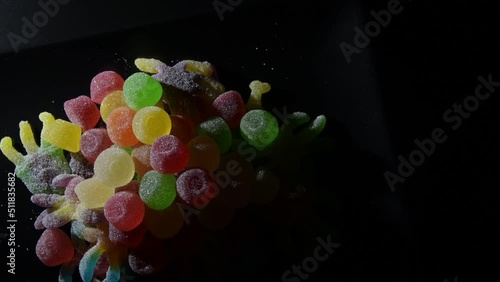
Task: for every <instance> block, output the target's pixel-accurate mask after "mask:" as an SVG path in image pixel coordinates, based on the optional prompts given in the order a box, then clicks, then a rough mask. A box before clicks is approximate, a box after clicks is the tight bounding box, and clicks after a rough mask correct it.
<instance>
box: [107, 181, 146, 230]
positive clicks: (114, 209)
mask: <svg viewBox="0 0 500 282" xmlns="http://www.w3.org/2000/svg"><path fill="white" fill-rule="evenodd" d="M144 211H145V208H144V203H143V202H142V200H141V198H140V197H139V196H137V194H134V193H130V192H126V191H123V192H118V193H116V194H114V195H113V196H111V197H110V198H109V199H108V200H107V201H106V204H105V205H104V216H105V217H106V219H107V220H108V221H109V223H110V224H111V225H113V226H114V227H116V228H117V229H119V230H121V231H130V230H132V229H134V228H136V227H137V226H139V224H141V222H142V219H143V218H144Z"/></svg>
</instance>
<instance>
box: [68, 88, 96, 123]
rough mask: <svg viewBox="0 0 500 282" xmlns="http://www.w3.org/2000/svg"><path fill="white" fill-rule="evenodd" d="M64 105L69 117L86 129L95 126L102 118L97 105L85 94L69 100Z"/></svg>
mask: <svg viewBox="0 0 500 282" xmlns="http://www.w3.org/2000/svg"><path fill="white" fill-rule="evenodd" d="M63 107H64V112H65V113H66V116H68V119H69V120H70V121H71V122H72V123H74V124H76V125H78V126H80V127H81V128H83V130H84V131H85V130H89V129H91V128H94V126H95V125H96V124H97V122H99V119H100V118H101V115H100V112H99V109H98V108H97V105H96V104H95V103H94V102H93V101H92V100H91V99H90V98H89V97H88V96H85V95H81V96H78V97H76V98H74V99H70V100H67V101H66V102H64V106H63Z"/></svg>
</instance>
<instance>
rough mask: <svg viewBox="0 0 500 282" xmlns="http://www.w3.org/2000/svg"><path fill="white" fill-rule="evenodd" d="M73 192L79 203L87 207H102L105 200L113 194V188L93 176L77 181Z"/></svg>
mask: <svg viewBox="0 0 500 282" xmlns="http://www.w3.org/2000/svg"><path fill="white" fill-rule="evenodd" d="M75 193H76V195H77V196H78V199H79V200H80V205H82V206H83V207H85V208H87V209H97V208H102V207H104V205H105V204H106V201H108V199H109V198H110V197H111V196H113V195H114V194H115V189H114V188H113V187H110V186H108V185H105V184H104V183H102V182H101V181H100V180H99V179H97V178H95V177H94V178H88V179H85V180H83V181H82V182H80V183H78V185H76V187H75Z"/></svg>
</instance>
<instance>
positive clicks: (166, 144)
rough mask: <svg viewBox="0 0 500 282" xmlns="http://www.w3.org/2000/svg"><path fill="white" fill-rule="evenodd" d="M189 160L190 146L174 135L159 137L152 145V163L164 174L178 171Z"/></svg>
mask: <svg viewBox="0 0 500 282" xmlns="http://www.w3.org/2000/svg"><path fill="white" fill-rule="evenodd" d="M188 162H189V150H188V147H187V146H186V144H184V143H182V141H181V140H180V139H179V138H177V137H175V136H174V135H164V136H161V137H158V138H157V139H156V140H155V141H154V142H153V144H152V145H151V152H150V165H151V167H152V168H154V169H155V170H156V171H158V172H161V173H164V174H173V173H177V172H179V171H181V170H182V169H183V168H184V167H185V166H186V165H187V164H188Z"/></svg>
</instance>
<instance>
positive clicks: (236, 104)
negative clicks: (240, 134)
mask: <svg viewBox="0 0 500 282" xmlns="http://www.w3.org/2000/svg"><path fill="white" fill-rule="evenodd" d="M213 107H214V109H215V111H216V113H217V115H218V116H220V117H221V118H222V119H224V120H225V121H226V123H227V124H228V125H229V127H230V128H238V126H239V125H240V120H241V118H243V116H244V115H245V113H246V112H247V110H246V107H245V102H243V99H242V98H241V94H240V93H238V92H236V91H233V90H231V91H227V92H225V93H222V94H221V95H219V96H218V97H217V98H215V100H214V102H213Z"/></svg>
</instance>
